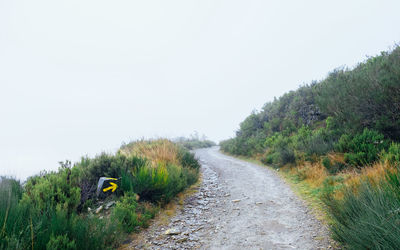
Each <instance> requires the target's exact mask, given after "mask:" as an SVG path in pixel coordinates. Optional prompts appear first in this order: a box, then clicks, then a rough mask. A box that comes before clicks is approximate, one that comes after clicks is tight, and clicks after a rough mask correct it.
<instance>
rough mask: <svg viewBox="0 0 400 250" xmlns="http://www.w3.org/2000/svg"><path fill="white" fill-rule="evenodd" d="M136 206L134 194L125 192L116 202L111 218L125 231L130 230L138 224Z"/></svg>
mask: <svg viewBox="0 0 400 250" xmlns="http://www.w3.org/2000/svg"><path fill="white" fill-rule="evenodd" d="M137 206H138V203H137V202H136V195H135V194H133V193H126V194H125V195H124V196H123V197H122V198H121V200H120V201H118V202H117V205H116V206H115V208H114V210H113V212H112V220H113V221H118V222H119V226H120V227H121V228H122V230H123V231H125V232H127V233H130V232H132V231H133V230H135V228H136V227H139V226H140V222H139V220H138V217H137V214H136V207H137Z"/></svg>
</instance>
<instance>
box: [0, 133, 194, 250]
mask: <svg viewBox="0 0 400 250" xmlns="http://www.w3.org/2000/svg"><path fill="white" fill-rule="evenodd" d="M136 146H139V147H140V150H139V151H137V150H136V151H135V150H133V151H132V152H141V153H142V154H141V155H139V154H132V153H130V151H129V152H123V151H119V152H117V154H115V155H111V154H105V153H102V154H100V155H98V156H96V157H94V158H88V157H84V158H82V159H81V161H80V162H78V163H76V164H75V165H74V166H72V165H71V163H70V162H69V161H66V162H61V167H60V168H59V170H58V171H57V172H42V173H41V174H40V175H37V176H33V177H30V178H29V179H28V180H27V181H26V183H25V185H24V187H22V185H21V184H20V183H19V182H17V181H15V180H13V179H10V178H4V177H0V225H1V228H0V249H29V248H34V249H46V248H47V249H107V248H114V247H115V246H116V245H117V244H118V243H119V241H120V239H121V237H123V236H124V233H127V232H131V231H133V230H136V229H137V228H138V227H145V226H147V225H148V221H149V219H150V218H153V217H154V215H155V212H156V211H157V207H158V205H159V204H165V203H166V202H168V201H169V200H171V199H172V198H173V197H174V196H175V195H176V194H177V193H179V192H181V191H182V190H184V189H185V188H186V187H188V186H189V185H191V184H193V183H194V182H196V181H197V179H198V174H199V167H200V165H199V163H198V162H197V160H196V159H195V158H194V155H193V154H191V153H189V152H188V151H187V150H186V149H183V148H180V147H179V146H177V145H175V144H173V143H172V142H170V141H167V140H158V141H149V142H145V141H141V142H138V144H135V143H131V144H130V145H125V148H126V149H130V147H133V148H134V147H136ZM103 176H107V177H120V180H119V181H118V186H119V188H118V189H117V191H116V192H115V193H114V194H113V195H112V197H111V198H110V199H114V200H116V201H117V203H116V206H115V209H113V211H112V213H111V215H105V216H102V217H101V218H99V217H98V216H95V215H93V214H91V213H87V211H88V207H89V206H92V207H93V206H94V205H95V204H96V203H97V199H96V197H95V190H96V186H97V181H98V179H99V177H103ZM136 193H137V194H139V196H137V195H136ZM138 197H140V198H141V200H149V201H152V202H154V203H153V204H151V203H147V202H143V201H139V202H138V201H137V199H138ZM97 206H98V205H97Z"/></svg>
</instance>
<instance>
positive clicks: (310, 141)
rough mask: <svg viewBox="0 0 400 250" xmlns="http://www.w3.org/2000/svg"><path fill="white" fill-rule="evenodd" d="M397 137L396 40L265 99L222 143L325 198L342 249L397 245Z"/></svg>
mask: <svg viewBox="0 0 400 250" xmlns="http://www.w3.org/2000/svg"><path fill="white" fill-rule="evenodd" d="M399 140H400V47H398V46H397V47H395V48H394V49H393V50H391V51H389V52H382V53H381V54H380V55H379V56H375V57H371V58H368V59H367V60H366V61H365V62H362V63H359V64H358V65H357V66H356V67H354V68H352V69H348V68H341V69H335V70H334V71H333V72H331V73H330V74H329V75H328V77H327V78H325V79H324V80H322V81H319V82H312V83H311V84H308V85H304V86H302V87H300V88H299V89H297V90H296V91H290V92H289V93H286V94H284V95H283V96H282V97H280V98H279V99H275V100H274V101H273V102H269V103H266V104H265V105H264V107H263V108H262V110H261V111H259V112H254V113H252V114H251V115H250V116H248V117H247V118H246V119H245V120H244V121H243V122H242V123H241V124H240V129H239V130H238V131H237V132H236V137H234V138H231V139H229V140H226V141H223V142H221V143H220V145H221V149H222V151H224V152H226V153H229V154H233V155H240V156H246V157H251V158H256V159H258V160H261V161H262V162H263V163H264V164H268V165H273V166H275V167H277V168H281V169H282V170H283V172H285V173H286V174H287V175H288V176H289V177H290V179H291V180H293V181H294V182H296V183H302V186H303V187H305V188H306V189H308V191H307V192H305V193H307V195H308V196H312V197H313V198H316V199H317V200H320V201H321V200H322V201H323V202H324V203H325V205H326V209H327V211H329V215H330V216H331V220H332V226H331V229H332V231H333V233H334V237H335V238H336V239H337V240H338V241H340V242H342V243H343V244H344V245H346V246H347V247H350V248H371V247H372V248H376V249H379V248H389V249H390V248H393V249H396V248H397V249H398V248H399V247H400V242H399V241H398V239H397V236H396V234H397V235H398V234H399V233H400V231H399V229H398V227H397V226H396V224H395V222H394V221H396V220H400V214H399V213H393V209H394V208H398V207H399V206H400V203H399V200H398V197H399V193H400V188H399V186H400V185H399V181H398V180H400V177H399V172H398V167H399V165H400V164H399V160H400V145H399V144H397V142H398V141H399ZM382 201H384V202H383V203H382ZM371 211H373V212H372V214H371ZM396 211H397V210H396ZM389 215H390V216H389ZM389 217H390V218H389ZM354 221H357V223H355V222H354ZM378 229H379V230H378ZM361 239H362V240H361Z"/></svg>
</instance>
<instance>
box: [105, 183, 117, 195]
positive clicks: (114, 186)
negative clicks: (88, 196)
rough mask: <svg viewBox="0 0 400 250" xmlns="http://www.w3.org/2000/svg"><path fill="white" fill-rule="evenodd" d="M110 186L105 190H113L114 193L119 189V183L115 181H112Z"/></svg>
mask: <svg viewBox="0 0 400 250" xmlns="http://www.w3.org/2000/svg"><path fill="white" fill-rule="evenodd" d="M110 185H111V186H110V187H108V188H105V189H103V192H107V191H108V190H111V192H113V193H114V191H115V189H117V187H118V185H117V184H115V183H114V182H110Z"/></svg>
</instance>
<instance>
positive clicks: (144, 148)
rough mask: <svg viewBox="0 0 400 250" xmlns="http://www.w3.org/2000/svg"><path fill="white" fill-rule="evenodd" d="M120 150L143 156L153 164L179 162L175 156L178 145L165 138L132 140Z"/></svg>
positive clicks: (176, 155)
mask: <svg viewBox="0 0 400 250" xmlns="http://www.w3.org/2000/svg"><path fill="white" fill-rule="evenodd" d="M120 152H121V153H122V154H125V155H137V156H141V157H145V158H147V159H148V160H149V161H150V162H152V163H153V166H157V165H158V164H162V165H165V164H167V163H173V164H177V165H178V164H179V161H178V158H177V157H178V146H177V145H176V144H174V143H173V142H171V141H169V140H167V139H157V140H146V141H145V140H141V141H136V142H132V143H129V144H128V145H127V146H126V147H125V148H123V149H121V150H120Z"/></svg>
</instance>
